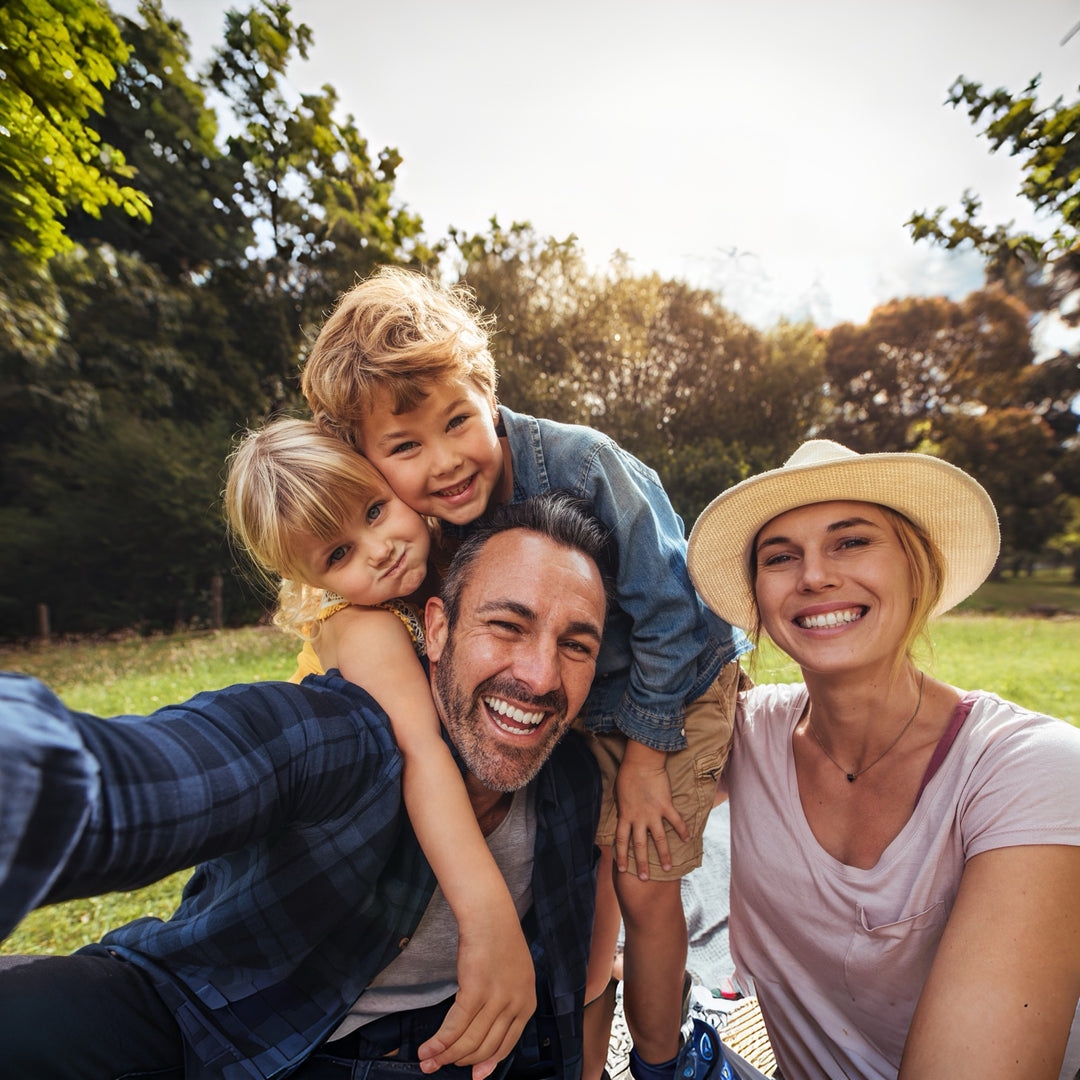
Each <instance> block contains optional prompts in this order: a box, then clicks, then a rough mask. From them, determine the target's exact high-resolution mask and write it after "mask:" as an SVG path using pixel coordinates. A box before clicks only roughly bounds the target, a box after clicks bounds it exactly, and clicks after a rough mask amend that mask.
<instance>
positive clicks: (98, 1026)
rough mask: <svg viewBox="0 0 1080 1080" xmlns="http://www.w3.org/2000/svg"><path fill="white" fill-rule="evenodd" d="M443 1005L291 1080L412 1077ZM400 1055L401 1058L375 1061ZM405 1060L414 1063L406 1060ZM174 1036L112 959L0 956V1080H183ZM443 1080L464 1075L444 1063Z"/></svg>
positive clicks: (154, 997)
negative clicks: (420, 1050)
mask: <svg viewBox="0 0 1080 1080" xmlns="http://www.w3.org/2000/svg"><path fill="white" fill-rule="evenodd" d="M449 1004H450V1003H449V1002H444V1003H443V1004H441V1005H435V1006H432V1007H431V1008H430V1009H419V1010H417V1011H415V1012H412V1013H406V1014H402V1015H400V1016H388V1017H385V1018H384V1019H382V1020H378V1021H376V1022H375V1023H373V1024H369V1025H367V1026H366V1027H365V1028H363V1029H362V1030H360V1031H356V1032H353V1033H351V1034H349V1035H347V1036H345V1038H343V1039H339V1040H336V1041H335V1042H332V1043H325V1044H323V1046H321V1047H320V1048H319V1049H318V1050H316V1052H315V1053H314V1054H312V1055H311V1057H310V1058H308V1060H307V1061H305V1062H304V1064H303V1065H301V1066H300V1068H299V1069H298V1070H297V1071H296V1072H295V1073H293V1074H292V1075H293V1077H294V1078H295V1080H413V1078H417V1080H418V1078H420V1077H422V1076H423V1075H424V1074H423V1073H421V1072H420V1067H419V1065H417V1064H416V1048H417V1047H418V1046H419V1045H420V1044H421V1043H422V1042H424V1040H425V1039H427V1038H428V1037H429V1036H430V1035H432V1034H433V1033H434V1032H435V1030H436V1029H437V1028H438V1026H439V1024H440V1023H441V1021H442V1017H443V1016H444V1015H445V1014H446V1011H447V1009H448V1008H449ZM393 1050H397V1051H398V1054H397V1058H398V1060H394V1059H393V1058H385V1057H383V1056H382V1055H383V1054H386V1053H389V1052H391V1051H393ZM410 1059H411V1060H410ZM183 1062H184V1046H183V1041H182V1039H181V1036H180V1029H179V1028H178V1027H177V1025H176V1021H175V1020H174V1019H173V1017H172V1014H171V1013H170V1012H169V1010H168V1009H167V1008H166V1007H165V1005H164V1003H163V1002H162V1000H161V998H160V997H159V996H158V994H157V992H156V991H155V990H154V988H153V986H152V985H151V983H150V981H149V979H148V978H147V977H146V975H144V974H143V972H142V971H141V970H140V969H139V968H138V967H136V966H135V965H134V964H129V963H127V962H126V961H124V960H121V959H119V958H118V957H109V956H82V955H78V954H76V955H74V956H0V1075H2V1076H3V1077H4V1078H5V1080H183V1076H184V1066H183ZM438 1076H439V1077H445V1078H446V1080H468V1078H469V1077H470V1076H471V1070H470V1069H468V1068H459V1067H456V1066H447V1067H446V1068H444V1069H441V1070H440V1071H439V1073H438Z"/></svg>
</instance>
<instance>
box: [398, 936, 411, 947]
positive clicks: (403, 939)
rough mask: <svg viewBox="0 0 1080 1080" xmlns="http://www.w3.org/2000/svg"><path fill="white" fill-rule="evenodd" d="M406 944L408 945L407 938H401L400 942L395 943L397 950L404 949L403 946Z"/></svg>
mask: <svg viewBox="0 0 1080 1080" xmlns="http://www.w3.org/2000/svg"><path fill="white" fill-rule="evenodd" d="M408 944H409V939H408V938H407V937H403V938H402V939H401V940H400V941H399V942H398V943H397V947H398V948H399V949H404V948H405V946H406V945H408Z"/></svg>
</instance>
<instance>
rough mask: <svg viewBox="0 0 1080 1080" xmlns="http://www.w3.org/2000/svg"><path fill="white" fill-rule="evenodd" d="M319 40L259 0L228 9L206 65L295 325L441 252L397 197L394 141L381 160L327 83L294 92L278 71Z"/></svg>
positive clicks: (268, 266)
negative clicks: (356, 285)
mask: <svg viewBox="0 0 1080 1080" xmlns="http://www.w3.org/2000/svg"><path fill="white" fill-rule="evenodd" d="M311 40H312V38H311V30H310V28H309V27H307V26H305V25H304V24H303V23H299V22H296V21H294V20H293V18H292V17H291V5H290V4H288V3H284V2H277V0H263V2H261V3H258V4H255V5H254V6H252V7H251V8H250V9H249V10H248V11H246V12H242V11H237V10H230V11H228V12H227V13H226V15H225V37H224V42H223V44H222V45H221V47H220V48H219V49H217V50H216V52H215V55H214V59H213V62H212V64H211V66H210V69H209V79H210V82H211V84H212V85H213V86H214V88H215V89H216V90H217V91H218V92H219V93H221V94H222V95H223V96H224V98H225V99H226V100H227V101H228V103H229V107H230V110H231V112H232V115H233V118H234V120H235V121H236V124H237V126H238V128H239V130H238V131H237V132H236V133H234V134H231V135H229V137H228V139H227V145H228V151H229V157H230V158H231V159H232V160H233V161H234V162H236V163H238V164H239V166H240V177H239V180H238V197H239V200H240V203H241V205H242V206H243V207H244V209H245V212H246V214H247V216H248V219H249V220H250V221H251V222H252V224H253V225H254V227H255V230H256V233H257V234H258V235H259V236H260V237H262V238H264V239H263V244H264V245H265V247H266V249H268V253H267V254H265V255H264V254H262V252H261V249H260V253H258V254H256V256H255V261H254V264H253V269H255V270H257V271H258V274H259V277H260V282H259V284H260V286H261V287H262V288H264V289H266V290H269V292H270V293H271V294H273V295H274V296H277V297H280V298H281V300H282V303H283V305H284V304H288V305H289V307H290V308H291V310H290V312H289V316H288V318H289V320H290V322H291V324H292V325H293V326H296V327H300V326H304V327H308V326H310V325H312V324H313V323H315V322H317V321H318V319H319V318H320V316H321V313H322V312H323V311H324V310H325V309H326V307H327V305H328V304H329V302H330V301H331V300H332V299H333V298H334V297H335V296H336V295H338V294H339V293H341V292H343V291H344V290H345V289H346V288H348V287H349V285H351V284H352V282H353V280H354V277H355V276H356V275H361V276H362V275H364V274H366V273H367V272H369V271H370V270H372V269H373V268H374V267H375V266H376V265H377V264H379V263H398V262H410V261H413V262H420V263H424V262H428V261H431V260H432V259H433V258H434V252H432V251H431V250H430V249H428V248H427V247H426V246H425V245H424V244H423V243H422V241H421V240H420V239H419V237H420V233H421V229H422V222H421V220H420V218H419V217H417V216H416V215H414V214H411V213H410V212H409V211H407V210H406V209H404V208H402V207H398V206H396V205H395V203H394V200H393V188H394V181H395V176H396V170H397V168H398V166H399V165H400V163H401V157H400V155H399V154H398V153H397V151H396V150H393V149H390V148H387V149H384V150H383V151H382V152H381V153H380V154H379V155H378V156H377V158H376V159H375V160H373V159H372V157H371V154H370V153H369V150H368V145H367V140H366V139H364V138H363V137H362V136H361V135H360V133H359V132H358V131H357V129H356V126H355V121H354V120H353V117H352V116H347V117H346V118H345V119H343V120H341V121H339V120H338V119H337V118H336V117H335V115H334V114H335V111H336V109H337V106H338V97H337V93H336V91H335V90H334V89H333V87H331V86H324V87H323V88H322V90H321V92H319V93H315V94H310V93H308V94H301V95H300V100H299V102H298V103H296V104H293V103H291V102H290V101H289V100H288V98H287V96H286V93H285V91H284V89H283V87H282V79H283V77H284V75H285V72H286V70H287V68H288V65H289V63H290V62H291V60H292V59H293V57H295V56H299V57H301V58H302V59H306V58H307V54H308V49H309V47H310V45H311ZM294 343H296V344H298V343H299V342H298V340H297V339H296V338H295V337H294Z"/></svg>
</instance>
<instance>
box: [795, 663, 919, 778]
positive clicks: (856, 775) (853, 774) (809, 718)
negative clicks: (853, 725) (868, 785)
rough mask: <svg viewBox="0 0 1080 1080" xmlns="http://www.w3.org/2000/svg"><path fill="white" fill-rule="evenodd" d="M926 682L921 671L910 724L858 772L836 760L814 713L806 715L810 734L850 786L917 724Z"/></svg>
mask: <svg viewBox="0 0 1080 1080" xmlns="http://www.w3.org/2000/svg"><path fill="white" fill-rule="evenodd" d="M924 682H926V672H925V671H920V672H919V700H918V701H916V702H915V711H914V712H913V713H912V714H911V717H910V719H909V720H908V722H907V723H906V724H905V725H904V726H903V727H902V728H901V729H900V734H899V735H897V736H896V738H895V739H893V741H892V742H891V743H889V745H888V746H887V747H885V749H884V750H883V751H882V752H881V753H880V754H878V756H877V757H876V758H874V760H873V761H871V762H870V764H869V765H864V766H863V767H862V768H861V769H859V770H858V771H857V772H848V771H847V769H845V768H844V766H843V765H841V764H840V762H839V761H837V760H836V758H834V757H833V756H832V754H830V753H829V751H828V750H826V749H825V744H824V743H823V742H822V741H821V736H820V735H819V734H818V733H817V728H816V727H814V717H813V713H812V712H808V713H807V714H806V722H807V723H808V724H809V725H810V734H811V735H813V736H814V739H815V740H816V742H817V744H818V746H820V747H821V752H822V753H823V754H824V755H825V756H826V757H827V758H828V759H829V760H830V761H831V762H832V763H833V764H834V765H835V766H836V767H837V768H838V769H839V770H840V771H841V772H842V773H843V774H844V775H845V776H846V777H847V779H848V783H849V784H854V783H855V781H856V780H858V779H859V777H860V776H862V774H863V773H864V772H868V771H869V770H870V769H872V768H873V767H874V766H875V765H876V764H877V763H878V762H879V761H880V760H881V759H882V758H883V757H884V756H885V755H886V754H887V753H888V752H889V751H890V750H892V749H893V748H894V747H895V746H896V744H897V743H898V742H899V741H900V740H901V739H902V738H903V737H904V734H905V733H906V731H907V729H908V728H909V727H911V725H912V724H913V723H915V717H916V716H918V715H919V709H920V708H922V692H923V683H924Z"/></svg>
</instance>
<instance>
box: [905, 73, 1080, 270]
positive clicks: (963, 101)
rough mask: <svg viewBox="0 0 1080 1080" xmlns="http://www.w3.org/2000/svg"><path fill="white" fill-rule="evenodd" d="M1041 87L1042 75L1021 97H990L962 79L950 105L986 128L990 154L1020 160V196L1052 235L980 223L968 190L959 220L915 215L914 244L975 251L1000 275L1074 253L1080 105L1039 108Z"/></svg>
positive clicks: (1078, 221) (1079, 223)
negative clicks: (1001, 153) (1019, 266)
mask: <svg viewBox="0 0 1080 1080" xmlns="http://www.w3.org/2000/svg"><path fill="white" fill-rule="evenodd" d="M1039 83H1040V78H1039V77H1038V76H1036V77H1035V78H1034V79H1032V80H1031V82H1030V83H1028V85H1027V87H1025V89H1024V90H1023V91H1022V92H1021V93H1020V94H1012V93H1011V92H1010V91H1008V90H1006V89H1004V88H999V89H997V90H993V91H986V90H984V89H983V87H982V84H980V83H977V82H974V81H972V80H970V79H966V78H964V77H963V76H960V77H959V78H957V79H956V81H955V82H954V83H953V85H952V86H951V87H950V88H949V97H948V101H949V103H950V104H951V105H952V106H953V107H954V108H958V107H966V109H967V113H968V117H969V118H970V120H971V122H972V123H973V124H982V123H984V121H985V124H986V126H985V127H984V128H983V130H982V132H981V134H982V135H983V136H984V137H985V138H986V139H987V140H988V141H989V143H990V150H991V152H997V151H998V150H1001V149H1002V148H1006V149H1008V151H1009V153H1010V154H1011V155H1013V156H1015V157H1019V158H1020V159H1021V160H1020V168H1021V175H1022V179H1021V183H1020V192H1019V193H1020V194H1021V195H1022V196H1023V197H1024V198H1026V199H1027V200H1028V201H1029V202H1030V203H1031V204H1032V206H1033V207H1034V208H1035V209H1036V210H1038V211H1040V213H1041V215H1042V216H1043V218H1044V220H1046V221H1047V222H1048V224H1049V229H1048V231H1047V232H1046V233H1044V234H1043V235H1041V236H1040V235H1036V234H1034V233H1030V232H1022V231H1015V230H1014V229H1013V227H1012V225H1011V224H1010V225H1004V224H999V225H988V224H985V223H983V222H982V221H980V220H979V215H980V212H981V210H982V200H981V199H980V198H979V196H978V195H976V194H974V193H972V192H970V191H967V192H965V193H964V195H963V198H962V199H961V210H960V213H959V215H955V216H953V217H949V218H946V216H945V215H946V214H947V208H946V207H944V206H941V207H938V208H937V210H935V211H933V212H932V213H928V212H927V211H925V210H924V211H921V212H916V213H914V214H912V216H911V219H910V220H909V221H908V223H907V224H908V227H909V228H910V229H911V233H912V237H913V239H915V240H923V239H929V240H932V241H935V242H936V243H939V244H942V245H944V246H945V247H946V248H956V247H959V246H960V245H962V244H971V245H972V246H973V247H974V248H975V250H977V251H979V252H980V253H981V254H982V255H984V256H985V257H986V259H987V261H988V263H989V265H990V267H991V270H992V272H996V274H997V275H998V276H1001V275H1004V274H1006V273H1007V268H1008V266H1009V264H1010V263H1012V262H1013V261H1014V260H1017V259H1018V260H1020V261H1021V262H1022V263H1024V264H1025V265H1026V266H1027V267H1029V268H1033V269H1035V268H1039V267H1041V266H1042V265H1044V264H1047V263H1049V262H1053V261H1054V259H1055V258H1057V257H1058V256H1061V255H1062V254H1064V253H1067V252H1069V251H1070V250H1071V249H1072V248H1073V247H1074V245H1075V243H1076V239H1077V229H1078V227H1080V142H1078V140H1077V135H1078V134H1080V101H1076V102H1072V103H1070V104H1065V103H1064V102H1063V101H1062V99H1061V98H1060V97H1059V98H1057V99H1056V100H1055V101H1054V102H1053V103H1051V104H1050V105H1048V106H1045V107H1042V108H1040V107H1039V105H1038V89H1039Z"/></svg>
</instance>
